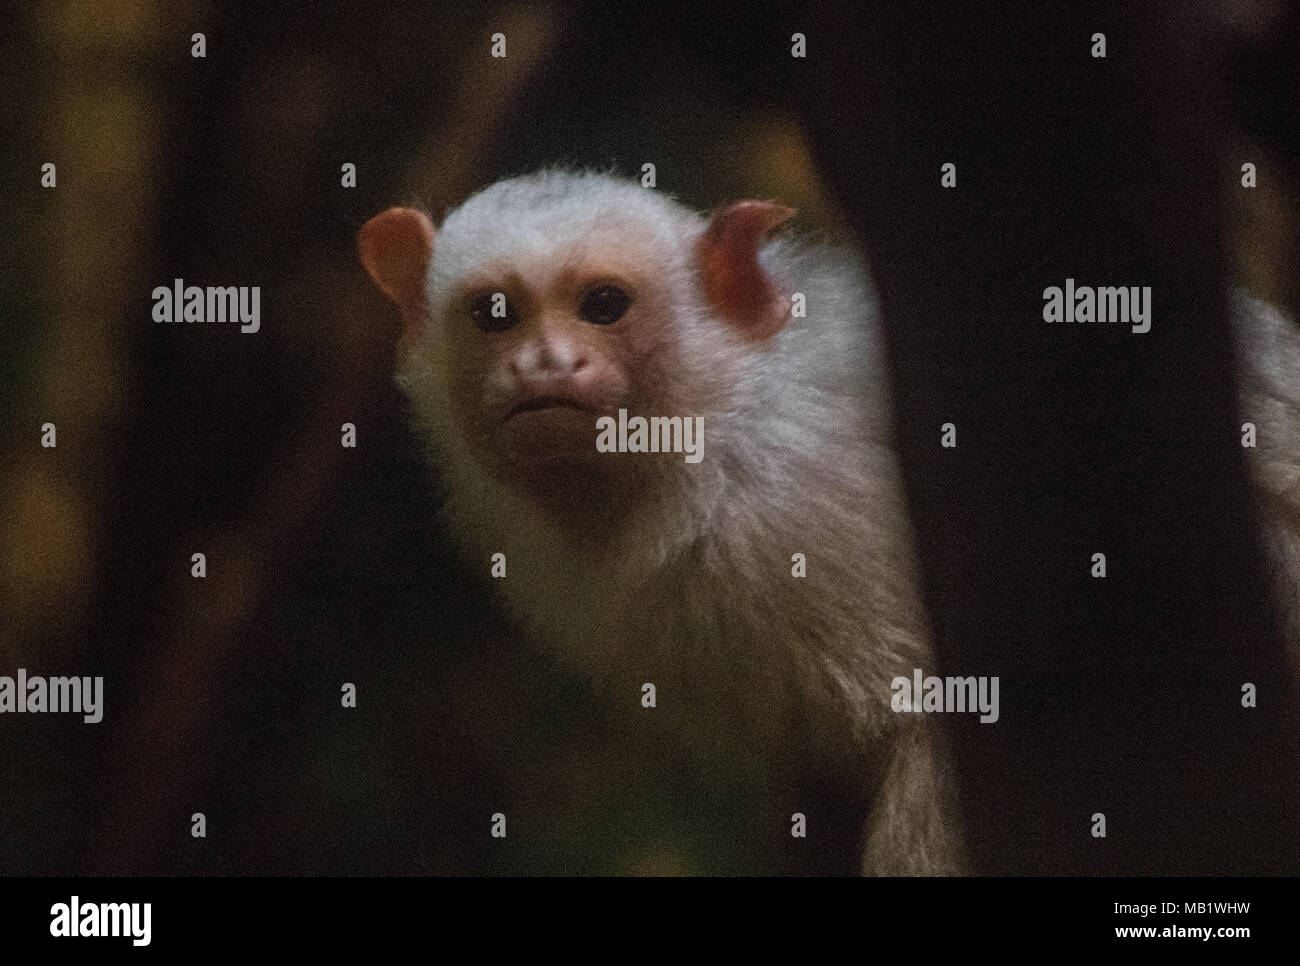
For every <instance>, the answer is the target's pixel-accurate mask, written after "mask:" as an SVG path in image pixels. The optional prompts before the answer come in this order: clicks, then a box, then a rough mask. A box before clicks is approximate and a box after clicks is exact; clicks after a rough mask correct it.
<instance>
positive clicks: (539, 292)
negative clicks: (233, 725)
mask: <svg viewBox="0 0 1300 966" xmlns="http://www.w3.org/2000/svg"><path fill="white" fill-rule="evenodd" d="M793 214H794V212H793V211H792V210H791V209H789V208H786V207H784V206H782V205H779V204H775V203H772V202H766V201H741V202H738V203H736V204H733V205H731V206H730V207H727V208H725V209H723V210H721V211H720V212H718V213H717V214H715V215H714V216H713V217H712V218H705V217H703V216H701V215H699V214H697V213H695V212H694V211H690V210H688V209H686V208H684V207H682V206H680V205H678V204H677V203H675V202H673V201H671V200H669V199H668V198H666V197H665V196H663V195H661V194H659V193H657V192H656V191H654V190H649V189H645V188H642V187H640V186H638V185H636V184H635V183H633V182H630V181H624V180H621V179H618V178H614V177H611V176H607V175H603V174H596V173H568V172H559V171H544V172H541V173H537V174H533V175H530V176H526V177H519V178H513V179H510V180H507V181H502V182H499V183H497V184H494V185H492V186H490V187H488V188H486V189H485V190H483V191H481V192H479V193H478V194H476V195H474V196H473V197H471V198H470V199H469V200H467V201H465V202H464V203H463V204H462V205H461V206H460V207H458V208H456V209H455V210H453V211H452V212H450V213H449V214H448V215H447V217H446V219H445V220H444V222H443V224H442V225H441V227H438V228H437V229H435V228H434V226H433V224H432V223H431V221H430V220H429V218H428V217H427V216H425V215H424V214H423V213H421V212H419V211H415V210H412V209H408V208H393V209H390V210H388V211H385V212H383V213H382V214H379V215H377V216H375V217H374V218H372V219H371V220H370V221H369V222H367V223H366V224H365V226H364V227H363V228H362V229H361V232H360V234H359V238H358V246H359V249H360V254H361V260H362V262H363V263H364V265H365V267H366V270H367V271H368V272H369V274H370V276H371V277H372V278H373V279H374V281H375V282H376V283H377V284H378V286H379V288H380V289H382V290H383V292H384V293H385V294H387V295H388V296H389V297H390V298H391V299H392V300H393V301H394V302H395V303H396V304H397V306H398V308H399V309H400V312H401V317H402V336H401V343H400V363H399V371H398V381H399V383H400V385H401V386H402V388H403V389H404V390H405V392H406V394H407V395H408V396H409V398H410V402H411V405H412V409H413V414H414V419H415V422H416V428H417V431H418V433H419V434H420V435H421V437H422V438H423V439H424V441H425V442H426V443H427V445H428V447H429V450H430V454H431V457H432V459H433V460H434V461H435V463H436V464H437V466H438V469H439V471H440V474H441V476H442V479H443V481H444V483H445V487H446V513H447V519H448V521H449V525H450V527H451V528H452V529H453V531H454V533H455V534H456V535H457V538H458V539H459V540H460V541H461V543H462V545H463V549H464V551H465V552H466V554H467V559H469V560H479V561H482V564H481V565H482V566H483V568H484V571H485V572H486V571H487V569H488V567H489V566H490V564H489V561H490V559H491V558H492V557H493V555H495V554H504V561H505V566H506V567H507V568H508V569H507V570H506V571H505V572H506V574H507V575H506V576H505V577H503V578H502V579H499V580H497V581H496V583H497V584H498V585H499V589H500V591H501V593H502V594H503V595H504V597H505V598H506V602H507V604H508V606H509V607H510V609H512V610H513V612H514V613H515V614H516V615H517V617H518V618H519V619H521V620H522V621H523V622H524V623H525V625H526V626H527V627H528V628H529V629H531V631H532V633H534V634H535V635H536V636H537V637H539V638H540V639H542V640H543V641H545V642H546V643H547V644H549V645H550V646H552V647H554V648H557V649H558V651H559V653H560V654H562V655H563V656H564V657H565V658H567V659H569V660H571V661H572V662H574V663H576V664H577V665H580V666H581V667H582V668H584V669H586V670H587V671H588V672H590V673H592V674H594V675H596V676H597V677H598V678H604V679H607V680H620V681H622V680H626V681H629V682H640V681H648V682H655V683H656V684H657V687H658V695H659V699H658V700H659V705H660V707H662V706H663V705H665V704H670V705H672V704H678V705H682V704H690V703H694V704H695V705H696V707H694V709H693V711H692V714H693V715H694V716H695V717H696V718H697V719H699V720H700V721H702V722H704V726H705V730H706V731H707V722H708V717H709V714H710V710H711V709H710V707H708V706H707V705H706V706H703V707H701V706H699V705H700V703H701V702H705V701H707V699H705V698H703V697H702V695H704V694H706V693H707V691H706V690H704V685H703V684H702V683H701V682H704V681H706V680H709V681H712V684H710V685H709V687H713V688H715V690H716V689H718V688H721V689H726V688H732V689H735V690H738V691H742V692H744V693H743V694H742V695H741V698H742V699H743V700H744V701H745V702H746V703H747V704H748V705H749V706H750V707H751V708H752V709H753V710H752V713H753V715H754V717H755V719H756V720H761V719H762V718H763V717H764V715H767V714H769V713H770V714H772V715H780V714H785V713H788V712H787V711H785V710H784V709H783V708H782V702H783V701H784V700H785V697H784V696H785V695H786V694H787V693H788V692H789V691H791V690H798V691H799V692H800V693H801V694H802V695H804V696H805V698H808V696H811V698H810V703H811V704H812V705H813V706H814V707H815V708H817V709H818V711H817V713H819V714H824V715H827V716H830V717H832V718H835V717H837V716H838V719H839V720H842V721H843V723H844V724H843V727H845V728H846V729H851V730H852V731H853V734H854V736H855V739H856V740H858V741H860V742H862V743H863V745H864V747H867V748H869V749H871V751H872V755H873V756H874V759H875V760H876V761H877V762H878V763H879V764H878V767H877V769H876V771H875V776H874V777H875V780H878V781H879V787H878V789H875V790H874V799H873V800H874V805H873V806H872V809H871V816H870V819H869V822H868V828H867V831H866V836H865V849H864V853H865V854H864V858H863V867H864V869H865V870H866V871H869V872H877V873H898V874H929V873H949V872H957V871H961V870H962V869H963V865H964V860H963V858H962V849H961V844H960V836H959V835H958V834H957V832H956V828H955V826H954V824H953V822H954V818H955V816H954V814H953V812H952V810H951V805H950V802H949V799H950V796H951V785H950V783H951V777H950V776H949V775H948V774H947V770H946V769H945V768H944V767H943V765H942V762H941V758H942V756H940V755H939V754H938V753H937V751H936V748H937V742H936V740H935V735H934V734H933V732H932V730H931V729H932V728H933V727H934V726H933V725H931V724H928V723H927V718H928V716H927V715H912V714H897V713H894V712H892V711H891V709H890V698H891V688H890V684H891V681H892V680H893V679H894V678H895V677H896V676H904V677H908V678H910V677H911V676H912V674H913V671H914V669H916V668H926V669H928V668H929V667H931V661H930V655H929V647H928V644H927V637H926V633H927V632H926V629H925V622H924V619H923V616H922V612H921V607H920V602H919V599H918V595H917V591H916V588H915V584H914V575H913V563H912V558H911V550H910V540H911V538H910V533H909V528H908V525H907V523H906V520H905V517H904V511H903V501H902V491H901V484H900V480H899V475H898V470H897V467H896V465H895V456H894V453H893V450H892V447H891V432H892V431H891V424H890V410H889V397H888V393H887V389H886V380H885V376H884V369H883V359H882V352H881V348H880V345H879V334H878V331H877V320H876V313H875V308H874V302H873V299H872V296H871V294H870V290H869V288H868V283H867V281H866V277H865V275H864V272H863V270H862V268H861V267H860V265H859V264H858V263H857V261H856V260H855V259H854V258H853V257H852V256H850V255H848V254H845V253H843V252H840V251H838V250H836V249H833V248H828V247H825V246H811V245H802V244H799V243H796V242H795V241H792V240H790V239H788V238H786V237H777V238H775V239H772V240H765V239H766V236H767V235H768V233H769V232H770V231H771V230H772V229H774V228H775V227H777V226H778V225H780V224H782V223H784V222H785V221H786V220H787V219H789V218H790V217H791V216H792V215H793ZM793 306H798V307H799V309H800V310H798V311H792V307H793ZM637 417H641V418H642V419H643V420H646V421H649V420H653V422H650V424H649V435H650V439H649V440H647V438H646V432H645V428H646V427H645V426H642V427H640V428H639V429H634V430H633V432H632V433H630V434H628V433H627V429H628V427H630V426H632V424H633V423H634V421H635V420H636V418H637ZM616 423H617V425H618V427H619V433H618V444H617V446H613V445H612V441H613V439H614V432H613V430H612V427H613V426H614V425H615V424H616ZM692 429H695V430H696V432H695V433H694V438H692ZM602 433H604V434H605V444H604V445H598V440H599V437H600V436H601V435H602ZM638 434H639V439H638ZM684 448H685V449H686V450H687V451H686V452H684V451H683V450H684ZM611 450H612V451H611ZM692 454H694V456H695V457H696V458H694V459H692V458H689V457H691V456H692ZM805 568H806V576H805ZM635 686H636V687H640V685H639V683H638V684H636V685H635ZM637 697H638V695H637V693H636V692H635V691H633V693H631V694H629V696H628V701H629V706H635V702H636V699H637Z"/></svg>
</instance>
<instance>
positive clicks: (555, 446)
mask: <svg viewBox="0 0 1300 966" xmlns="http://www.w3.org/2000/svg"><path fill="white" fill-rule="evenodd" d="M792 214H793V211H792V210H791V209H789V208H786V207H784V206H781V205H778V204H774V203H771V202H761V201H743V202H739V203H737V204H734V205H732V206H730V207H728V208H726V209H724V210H722V211H721V212H720V213H718V214H716V215H715V216H714V217H713V218H712V219H704V218H702V217H701V216H699V215H698V214H696V213H694V212H692V211H689V210H687V209H685V208H683V207H681V206H680V205H677V204H675V203H674V202H672V201H670V200H668V199H666V198H664V197H663V196H661V195H659V194H657V193H656V192H655V191H653V190H651V189H645V188H641V187H640V186H638V185H636V184H634V183H632V182H628V181H623V180H619V179H616V178H612V177H608V176H605V175H598V174H568V173H559V172H543V173H540V174H536V175H531V176H527V177H523V178H515V179H511V180H508V181H502V182H498V183H497V184H494V185H492V186H491V187H489V188H487V189H485V190H484V191H482V192H480V193H478V194H477V195H474V196H473V197H471V198H470V199H469V200H468V201H466V202H465V203H464V204H462V205H461V206H460V207H458V208H456V209H455V210H453V211H452V212H451V213H450V214H449V215H448V216H447V217H446V219H445V220H444V222H443V224H442V225H441V227H438V228H435V227H434V225H433V224H432V222H431V221H430V220H429V218H428V217H427V216H426V215H425V214H423V213H422V212H420V211H416V210H413V209H410V208H391V209H389V210H388V211H385V212H383V213H382V214H379V215H376V216H375V217H374V218H372V219H371V220H370V221H368V222H367V223H366V224H365V225H364V226H363V227H362V229H361V231H360V234H359V237H358V247H359V249H360V253H361V260H362V262H363V263H364V265H365V268H366V270H367V271H368V272H369V274H370V276H371V277H372V278H373V279H374V281H375V282H376V283H377V285H378V286H379V288H380V289H382V290H383V292H384V293H385V294H386V295H388V297H389V298H391V299H392V300H393V301H394V302H395V303H396V304H397V307H398V309H399V310H400V312H401V318H402V328H401V337H400V344H399V357H400V364H399V381H400V382H401V384H402V385H403V387H404V388H405V389H406V391H407V393H408V395H409V396H410V398H411V400H412V404H413V406H414V409H415V415H416V419H417V422H418V424H419V428H420V429H421V430H422V431H423V432H424V433H425V434H426V436H428V437H429V438H430V439H431V441H432V442H433V444H434V446H435V450H436V451H437V452H436V455H437V457H438V460H439V463H440V464H441V465H442V467H443V469H444V472H447V471H448V470H450V471H451V473H452V474H453V475H458V476H459V477H460V481H461V485H463V486H471V487H477V488H478V489H479V490H480V491H482V490H483V489H484V487H485V486H487V484H486V482H485V480H484V479H482V478H483V477H486V478H488V479H490V480H492V481H494V483H496V484H499V485H501V486H503V487H505V488H507V489H508V490H509V491H510V492H511V493H513V494H515V495H516V496H518V497H520V498H524V499H527V500H529V501H531V502H532V503H533V504H534V505H535V506H537V507H538V508H541V509H543V510H545V511H548V512H552V513H561V514H564V515H566V516H572V515H574V514H577V515H580V516H581V515H589V516H594V517H596V518H600V519H606V520H608V519H609V518H611V517H613V516H616V515H618V514H620V513H622V512H623V511H625V510H626V509H628V508H629V507H631V506H634V505H635V504H636V503H637V501H641V500H645V499H646V498H647V494H646V492H645V491H646V490H647V489H648V488H650V489H653V488H655V487H656V486H659V485H661V484H663V483H664V481H665V480H666V479H669V478H671V480H672V485H674V486H678V487H680V486H681V479H680V478H681V477H682V476H683V475H684V474H685V475H689V474H691V473H692V472H695V473H702V474H706V473H707V472H708V470H707V469H704V470H701V469H699V468H698V467H692V466H690V465H689V464H687V463H685V461H684V459H683V456H682V454H681V453H680V452H677V453H626V452H624V453H619V452H599V451H598V450H597V446H596V440H597V436H598V427H597V419H598V418H599V417H602V416H609V417H612V418H614V419H617V418H618V415H619V411H620V410H626V412H627V417H628V418H631V417H635V416H641V417H645V418H647V419H648V418H650V417H653V416H661V417H682V418H683V419H686V418H693V417H695V416H704V417H706V419H705V433H706V435H707V434H709V433H710V432H718V431H719V430H720V427H719V426H717V425H709V423H710V420H711V419H712V418H713V417H714V416H715V415H718V414H722V415H725V414H727V413H729V412H731V411H733V410H734V408H735V405H736V402H735V394H736V393H737V392H738V391H740V390H742V389H743V385H742V384H743V383H744V381H745V379H746V378H747V374H750V373H751V372H752V367H750V366H747V365H743V364H741V363H740V360H742V359H743V358H745V357H748V356H751V355H752V354H753V353H754V352H755V351H756V346H757V344H759V343H762V342H765V341H766V340H768V339H770V338H771V337H772V336H773V335H775V334H776V333H777V332H778V331H780V329H781V328H782V327H783V325H784V324H785V320H786V318H787V316H788V314H789V295H788V293H787V292H784V291H782V289H781V285H782V281H780V280H777V279H774V278H772V277H770V275H769V272H768V271H767V270H765V269H764V268H763V266H762V265H760V262H759V251H760V248H761V246H762V242H763V237H764V235H765V234H766V233H767V232H768V231H769V230H770V229H771V228H773V227H774V226H776V225H778V224H780V223H781V222H783V221H785V220H786V219H787V218H789V217H790V216H791V215H792ZM708 452H709V450H706V453H708ZM704 462H705V463H707V462H708V457H707V455H706V457H705V460H704ZM449 464H453V465H451V466H449ZM469 464H473V465H474V466H475V467H477V470H476V471H475V472H474V473H472V474H471V473H469V472H467V471H468V465H469ZM483 495H484V496H486V494H483ZM504 509H506V508H503V510H504Z"/></svg>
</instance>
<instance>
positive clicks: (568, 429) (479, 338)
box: [435, 237, 681, 503]
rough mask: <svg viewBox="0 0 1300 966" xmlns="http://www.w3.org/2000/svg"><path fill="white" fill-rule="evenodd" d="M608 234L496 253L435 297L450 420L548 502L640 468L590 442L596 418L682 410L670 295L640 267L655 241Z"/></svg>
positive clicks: (599, 494) (495, 464)
mask: <svg viewBox="0 0 1300 966" xmlns="http://www.w3.org/2000/svg"><path fill="white" fill-rule="evenodd" d="M616 241H617V240H616V239H613V238H609V239H601V238H599V237H589V238H587V239H584V240H583V241H582V242H579V243H576V244H574V245H571V246H569V248H568V249H567V250H563V251H559V252H556V251H554V250H549V251H546V252H544V253H540V252H539V253H532V254H530V253H527V252H525V253H521V254H516V255H514V256H513V257H508V258H502V259H499V260H497V261H494V262H492V263H491V264H489V265H487V266H483V267H480V268H478V269H477V270H476V271H475V272H473V273H472V274H471V275H470V276H468V277H466V278H463V279H460V280H458V281H457V282H456V283H455V284H454V285H453V286H452V287H451V288H450V290H449V291H448V292H447V294H446V296H445V297H444V298H440V299H438V300H437V302H436V304H437V305H438V306H439V317H438V319H437V320H436V322H435V324H439V325H441V326H442V329H443V344H444V345H445V346H446V348H447V352H446V356H445V359H444V362H445V364H446V366H447V376H448V385H449V388H450V394H451V397H452V398H451V415H452V419H453V422H454V424H455V426H456V428H457V430H458V432H459V433H460V435H461V437H462V439H464V440H465V442H466V443H467V444H468V445H469V446H470V448H471V450H472V451H473V452H474V454H475V456H476V457H477V458H478V459H479V460H480V461H481V462H482V463H483V464H484V465H485V466H487V467H488V468H489V469H490V470H491V471H492V472H493V473H494V474H495V475H497V476H498V478H500V479H502V480H503V481H504V482H507V483H509V484H510V485H512V486H513V487H515V488H517V489H525V490H528V491H529V492H531V493H532V494H533V495H534V496H540V497H542V498H543V499H544V501H545V502H556V501H558V502H560V503H565V502H568V501H574V500H576V501H579V502H581V501H583V500H588V499H593V498H599V499H608V498H610V497H611V496H612V495H614V492H613V491H617V492H618V493H619V494H621V495H624V496H626V491H627V489H628V487H629V485H630V484H631V483H632V482H633V481H635V480H636V479H638V474H636V473H635V472H634V471H631V472H630V470H631V467H630V456H629V454H614V453H598V452H597V450H596V437H597V435H598V433H597V428H596V420H597V419H598V418H599V417H601V416H616V415H617V412H618V410H619V409H620V408H626V409H628V410H629V411H630V412H636V411H643V412H644V411H646V410H647V409H652V410H653V411H654V412H656V413H658V412H661V411H665V410H666V411H668V412H674V411H679V410H674V409H671V408H668V407H673V406H677V405H680V403H681V400H677V399H674V398H672V393H671V392H670V391H666V390H668V388H669V387H671V385H672V384H673V383H672V380H670V379H669V378H668V374H669V372H670V371H671V366H672V365H673V359H674V355H675V353H674V352H673V351H672V350H673V349H674V347H675V346H676V344H677V339H675V338H674V335H673V332H672V331H671V330H670V326H671V320H672V318H673V315H674V308H675V307H674V306H673V305H671V304H669V303H668V302H667V301H666V300H665V298H664V297H663V295H662V292H661V286H657V285H656V284H654V281H653V279H652V278H651V276H650V275H649V274H648V272H647V271H646V267H647V266H648V265H652V264H653V261H652V260H650V259H651V255H652V253H650V252H644V253H639V252H636V251H635V250H633V249H632V248H631V246H629V245H628V243H627V241H626V239H624V240H622V243H621V244H616ZM435 258H436V256H435ZM660 407H664V408H663V409H661V408H660ZM646 455H647V454H635V455H634V456H632V457H631V458H641V459H644V458H646Z"/></svg>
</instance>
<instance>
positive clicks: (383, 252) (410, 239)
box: [357, 208, 433, 346]
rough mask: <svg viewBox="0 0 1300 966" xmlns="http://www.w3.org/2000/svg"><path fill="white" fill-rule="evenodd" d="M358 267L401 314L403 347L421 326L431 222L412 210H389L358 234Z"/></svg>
mask: <svg viewBox="0 0 1300 966" xmlns="http://www.w3.org/2000/svg"><path fill="white" fill-rule="evenodd" d="M357 249H358V251H360V253H361V264H363V265H364V266H366V271H367V272H369V273H370V277H371V278H373V279H374V280H375V284H376V285H378V286H379V288H380V290H381V291H382V292H383V293H384V294H385V295H387V296H388V297H389V298H390V299H392V300H393V301H394V302H396V303H397V307H398V309H400V310H401V312H402V339H401V342H402V345H404V346H409V345H410V344H411V343H412V342H414V341H415V337H416V336H417V335H419V332H420V329H421V327H423V325H424V308H425V304H424V283H425V278H426V277H427V276H428V273H429V261H430V259H432V258H433V222H431V221H430V220H429V216H428V215H426V214H425V213H424V212H422V211H416V210H415V209H414V208H389V209H388V210H387V211H384V212H380V213H379V214H377V215H375V217H373V218H371V219H370V220H369V221H368V222H366V223H365V224H364V225H362V226H361V231H360V232H358V233H357Z"/></svg>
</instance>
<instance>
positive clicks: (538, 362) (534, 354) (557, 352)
mask: <svg viewBox="0 0 1300 966" xmlns="http://www.w3.org/2000/svg"><path fill="white" fill-rule="evenodd" d="M586 366H587V353H586V351H585V350H584V349H583V348H582V347H581V346H579V345H575V344H573V343H571V342H567V341H559V340H553V339H547V340H545V341H538V342H531V343H529V344H527V345H525V346H521V347H520V349H519V351H518V352H517V353H515V355H514V357H513V358H512V359H511V360H510V371H511V372H513V373H514V375H515V377H516V378H518V379H521V380H525V381H527V380H532V379H556V378H559V379H563V378H566V377H568V376H572V375H574V374H575V373H578V372H581V371H582V370H583V369H585V368H586Z"/></svg>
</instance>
